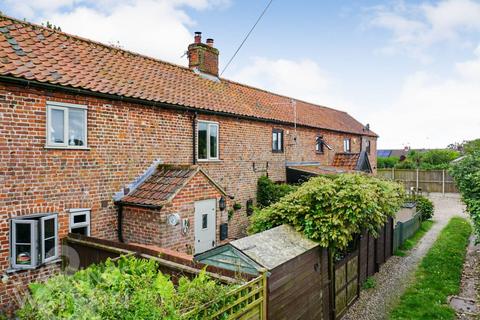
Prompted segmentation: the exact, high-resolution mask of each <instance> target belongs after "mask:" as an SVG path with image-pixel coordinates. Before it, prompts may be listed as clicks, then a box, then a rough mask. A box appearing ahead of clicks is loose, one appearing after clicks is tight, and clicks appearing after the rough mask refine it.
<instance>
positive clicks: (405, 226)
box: [393, 213, 422, 251]
mask: <svg viewBox="0 0 480 320" xmlns="http://www.w3.org/2000/svg"><path fill="white" fill-rule="evenodd" d="M421 223H422V221H421V214H420V213H417V214H416V215H415V216H413V217H412V218H411V219H410V220H408V221H405V222H401V221H398V222H397V224H396V225H395V229H394V232H393V251H395V250H397V249H398V248H399V247H400V246H401V245H402V244H403V243H404V242H405V240H407V239H408V238H410V237H411V236H413V235H414V234H415V232H417V230H418V229H419V228H420V225H421Z"/></svg>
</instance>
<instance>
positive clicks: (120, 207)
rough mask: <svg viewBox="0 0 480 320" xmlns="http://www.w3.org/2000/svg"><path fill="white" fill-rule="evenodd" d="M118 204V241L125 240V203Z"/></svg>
mask: <svg viewBox="0 0 480 320" xmlns="http://www.w3.org/2000/svg"><path fill="white" fill-rule="evenodd" d="M115 204H116V205H117V226H118V230H117V233H118V242H123V204H122V203H121V202H116V203H115Z"/></svg>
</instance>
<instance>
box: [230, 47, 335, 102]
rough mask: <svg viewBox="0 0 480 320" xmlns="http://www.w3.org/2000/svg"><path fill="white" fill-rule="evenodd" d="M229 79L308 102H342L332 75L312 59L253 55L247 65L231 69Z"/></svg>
mask: <svg viewBox="0 0 480 320" xmlns="http://www.w3.org/2000/svg"><path fill="white" fill-rule="evenodd" d="M230 78H231V79H233V80H235V81H239V82H241V83H246V84H248V85H252V86H255V87H258V88H262V89H265V90H269V91H272V92H275V93H279V94H283V95H286V96H290V97H293V98H297V99H302V100H305V101H308V102H313V103H317V104H321V105H328V106H335V105H337V106H338V105H340V104H343V99H340V98H339V96H338V95H336V94H335V93H334V91H335V86H334V85H335V81H334V79H333V78H332V77H331V76H330V75H329V74H328V73H327V72H326V71H324V70H323V69H322V68H321V67H320V66H319V65H318V64H317V63H316V62H315V61H312V60H309V59H303V60H298V61H295V60H287V59H267V58H263V57H256V58H252V62H251V63H250V64H248V65H247V66H246V67H243V68H241V69H239V70H237V71H233V72H231V76H230Z"/></svg>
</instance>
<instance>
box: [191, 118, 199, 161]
mask: <svg viewBox="0 0 480 320" xmlns="http://www.w3.org/2000/svg"><path fill="white" fill-rule="evenodd" d="M197 116H198V113H197V112H194V113H193V121H192V129H193V130H192V132H193V135H192V136H193V137H192V145H193V148H192V149H193V154H192V155H193V164H194V165H196V164H197Z"/></svg>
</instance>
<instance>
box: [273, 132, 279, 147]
mask: <svg viewBox="0 0 480 320" xmlns="http://www.w3.org/2000/svg"><path fill="white" fill-rule="evenodd" d="M272 150H278V134H277V133H276V132H274V133H273V135H272Z"/></svg>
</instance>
